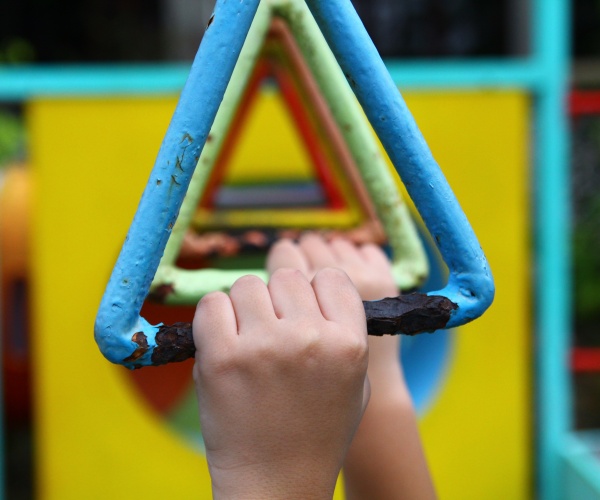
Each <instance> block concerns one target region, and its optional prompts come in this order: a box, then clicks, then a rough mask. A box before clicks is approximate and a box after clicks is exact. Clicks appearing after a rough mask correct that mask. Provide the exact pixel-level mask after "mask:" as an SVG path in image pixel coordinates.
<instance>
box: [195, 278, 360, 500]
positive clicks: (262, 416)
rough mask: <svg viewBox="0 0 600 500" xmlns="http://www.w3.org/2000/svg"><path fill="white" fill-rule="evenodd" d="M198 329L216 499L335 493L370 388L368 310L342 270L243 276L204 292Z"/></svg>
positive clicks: (199, 377) (198, 371) (200, 385)
mask: <svg viewBox="0 0 600 500" xmlns="http://www.w3.org/2000/svg"><path fill="white" fill-rule="evenodd" d="M193 330H194V342H195V343H196V347H197V351H196V352H197V354H196V364H195V366H194V378H195V381H196V387H197V392H198V399H199V406H200V422H201V426H202V431H203V435H204V440H205V445H206V456H207V459H208V463H209V468H210V473H211V478H212V480H213V493H214V496H215V498H219V497H222V498H240V495H241V496H243V498H331V495H332V493H333V488H334V486H335V481H336V478H337V475H338V472H339V470H340V468H341V467H342V464H343V461H344V457H345V455H346V452H347V450H348V447H349V445H350V442H351V440H352V437H353V435H354V432H355V430H356V428H357V426H358V424H359V422H360V419H361V416H362V414H363V411H364V408H365V406H366V400H367V399H368V396H367V395H366V394H367V393H368V390H365V387H366V368H367V337H366V327H365V318H364V309H363V308H362V305H361V302H360V297H359V296H358V294H357V292H356V290H355V288H354V287H353V285H352V283H351V282H350V280H349V279H348V277H347V276H346V275H345V274H344V273H342V272H340V271H337V270H332V269H326V270H323V271H321V272H319V273H317V274H316V276H315V277H314V279H313V280H312V283H309V281H308V280H307V278H306V277H305V276H304V275H302V274H301V273H300V272H298V271H296V270H291V269H281V270H279V271H277V272H275V273H274V274H273V276H272V277H271V280H270V282H269V285H268V286H266V285H265V284H264V283H263V282H262V281H260V280H259V279H258V278H256V277H253V276H246V277H244V278H241V279H240V280H238V281H237V282H236V283H235V284H234V285H233V287H232V288H231V291H230V295H229V296H227V295H226V294H224V293H220V292H214V293H211V294H209V295H207V296H206V297H204V298H203V299H202V300H201V301H200V303H199V305H198V308H197V312H196V316H195V318H194V323H193Z"/></svg>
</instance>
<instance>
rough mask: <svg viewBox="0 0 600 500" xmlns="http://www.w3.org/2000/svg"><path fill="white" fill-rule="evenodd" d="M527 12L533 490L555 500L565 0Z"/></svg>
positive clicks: (561, 347)
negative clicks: (533, 262) (532, 91)
mask: <svg viewBox="0 0 600 500" xmlns="http://www.w3.org/2000/svg"><path fill="white" fill-rule="evenodd" d="M532 14H533V20H534V22H533V30H534V31H533V37H532V42H533V57H534V58H535V59H536V62H537V64H538V65H539V68H540V71H541V73H542V75H543V78H542V81H541V82H540V86H539V87H538V93H537V95H536V102H535V105H536V113H535V130H536V137H535V141H536V150H535V151H536V157H535V168H536V175H535V185H536V189H537V192H536V198H535V200H536V206H535V224H536V246H537V248H536V250H537V251H536V255H537V269H536V296H537V304H536V309H537V310H536V318H537V324H536V342H537V346H536V347H537V349H536V352H537V360H536V361H537V366H536V370H537V384H538V386H537V397H538V407H537V415H538V417H537V429H538V436H537V438H538V441H537V446H538V450H537V451H538V453H537V456H538V460H539V462H538V464H537V472H538V474H537V491H538V498H540V499H542V500H555V499H556V500H558V499H559V498H562V488H563V485H564V481H563V479H564V478H563V470H562V469H561V460H560V451H561V448H562V447H563V445H564V443H565V440H566V437H567V433H568V431H569V430H570V429H571V425H572V423H571V420H572V418H571V410H572V403H571V390H570V387H569V368H568V356H569V349H570V331H571V303H570V302H571V282H570V270H569V267H570V261H571V259H570V257H571V256H570V248H569V246H570V243H569V241H570V240H569V234H570V231H569V226H570V178H569V168H568V165H569V162H568V149H569V146H568V143H569V140H568V137H569V135H568V122H567V109H566V103H567V99H566V96H567V90H568V82H569V69H570V68H569V45H570V44H569V40H570V29H569V24H570V23H569V21H570V12H569V2H567V1H566V0H533V12H532Z"/></svg>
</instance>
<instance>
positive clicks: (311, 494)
mask: <svg viewBox="0 0 600 500" xmlns="http://www.w3.org/2000/svg"><path fill="white" fill-rule="evenodd" d="M209 469H210V475H211V481H212V492H213V499H214V500H263V499H265V498H268V499H269V500H288V499H298V500H300V499H305V498H311V499H315V500H320V499H323V500H325V499H331V498H332V496H333V492H334V489H335V483H336V480H337V476H338V474H339V470H340V469H341V464H340V465H339V467H337V468H333V469H331V470H330V471H326V469H324V468H323V467H318V466H314V465H313V464H311V465H310V466H303V465H302V464H301V463H292V464H290V466H283V465H282V464H281V463H277V464H275V463H272V464H261V465H252V466H236V467H235V468H231V469H220V468H216V467H214V466H213V467H211V466H210V465H209Z"/></svg>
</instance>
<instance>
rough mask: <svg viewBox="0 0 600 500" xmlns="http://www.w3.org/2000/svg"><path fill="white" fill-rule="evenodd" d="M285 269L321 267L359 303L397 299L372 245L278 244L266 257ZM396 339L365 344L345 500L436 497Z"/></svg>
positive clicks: (310, 240)
mask: <svg viewBox="0 0 600 500" xmlns="http://www.w3.org/2000/svg"><path fill="white" fill-rule="evenodd" d="M282 266H286V267H295V268H297V269H300V270H301V271H302V272H303V273H305V274H306V275H307V276H311V275H312V274H314V273H315V272H316V271H318V269H320V268H322V267H325V266H327V267H337V268H340V269H343V270H344V271H345V272H346V273H347V274H348V276H349V277H350V279H351V280H352V281H353V283H354V285H355V286H356V288H357V290H358V292H359V294H360V295H361V298H362V299H363V300H377V299H381V298H384V297H393V296H396V295H398V289H397V288H396V285H395V284H394V281H393V278H392V274H391V268H390V263H389V261H388V259H387V257H386V256H385V255H384V253H383V252H382V251H381V249H380V248H379V247H377V246H375V245H364V246H362V247H356V246H354V245H352V244H351V243H349V242H348V241H345V240H342V239H336V240H333V241H332V242H331V243H326V242H325V241H324V240H323V239H322V238H320V237H318V236H316V235H314V234H309V235H307V236H305V237H303V238H302V239H301V240H300V243H299V244H294V243H292V242H291V241H287V240H284V241H281V242H279V243H278V244H277V245H276V246H275V247H274V248H273V249H272V251H271V252H270V255H269V258H268V262H267V267H268V268H269V270H270V271H271V272H272V271H274V270H275V269H277V268H279V267H282ZM399 341H400V339H399V337H391V336H387V337H375V338H369V341H368V342H369V368H368V376H369V380H370V383H371V398H370V400H369V404H368V406H367V409H366V411H365V414H364V416H363V419H362V421H361V423H360V426H359V428H358V431H357V433H356V435H355V437H354V440H353V441H352V445H351V447H350V450H349V452H348V454H347V456H346V460H345V462H344V478H345V485H346V496H347V498H348V499H349V500H355V499H369V500H371V499H372V500H377V499H382V500H390V499H392V500H393V499H396V498H398V499H400V498H402V499H408V500H410V499H433V498H435V497H436V495H435V490H434V487H433V483H432V480H431V477H430V474H429V470H428V467H427V463H426V460H425V456H424V453H423V449H422V446H421V441H420V437H419V430H418V426H417V419H416V415H415V412H414V409H413V406H412V401H411V398H410V395H409V393H408V390H407V387H406V383H405V381H404V377H403V375H402V369H401V367H400V361H399V357H398V348H399Z"/></svg>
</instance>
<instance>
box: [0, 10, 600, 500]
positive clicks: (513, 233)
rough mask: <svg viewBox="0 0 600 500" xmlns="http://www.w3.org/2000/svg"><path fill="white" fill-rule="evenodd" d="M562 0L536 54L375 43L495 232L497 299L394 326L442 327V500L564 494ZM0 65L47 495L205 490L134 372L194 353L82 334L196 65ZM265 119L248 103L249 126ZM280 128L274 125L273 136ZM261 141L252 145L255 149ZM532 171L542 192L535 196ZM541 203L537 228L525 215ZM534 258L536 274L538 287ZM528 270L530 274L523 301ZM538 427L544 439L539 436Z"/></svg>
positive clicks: (484, 229) (454, 180) (431, 404)
mask: <svg viewBox="0 0 600 500" xmlns="http://www.w3.org/2000/svg"><path fill="white" fill-rule="evenodd" d="M567 7H568V5H567V2H564V1H557V2H542V1H537V2H533V4H532V12H531V16H530V20H531V32H532V50H531V54H529V55H528V56H527V57H519V58H511V57H507V58H503V59H493V60H472V61H471V60H460V61H434V62H432V61H399V60H388V61H386V65H387V68H388V70H389V71H390V73H391V75H392V77H393V81H394V84H395V85H399V86H400V87H401V88H402V90H403V93H404V96H405V97H406V99H407V102H408V104H409V106H410V109H411V112H412V113H413V114H414V116H415V117H416V119H417V121H418V123H419V125H420V127H421V130H423V132H424V135H425V136H426V137H427V139H428V143H429V144H430V146H431V148H432V150H433V152H434V154H435V157H436V158H437V159H438V161H439V162H440V164H442V165H443V166H444V173H445V175H446V176H447V178H448V179H449V180H450V183H451V185H452V186H453V188H454V190H455V192H456V194H457V197H458V198H459V199H460V200H461V204H462V206H463V208H464V210H465V212H466V213H467V214H468V216H469V220H470V222H471V224H472V225H473V227H474V229H475V231H476V233H477V235H478V237H479V239H480V241H481V243H482V244H483V246H484V248H485V249H486V254H487V256H488V258H489V261H490V263H491V264H492V266H493V269H494V270H495V275H496V276H495V278H496V283H497V289H498V291H497V295H496V297H495V300H494V305H493V306H492V307H491V308H490V310H489V311H488V312H487V313H486V314H485V315H484V316H483V317H482V318H480V319H479V320H478V321H476V322H474V323H471V324H468V325H465V326H463V327H461V328H460V329H459V332H457V333H458V334H450V335H447V334H446V333H445V332H440V333H437V334H436V335H431V336H430V335H427V336H424V335H420V336H417V337H413V338H408V339H404V342H403V343H404V345H405V346H408V345H409V344H412V343H413V341H414V343H415V344H418V343H421V342H423V349H421V351H424V354H425V355H426V356H429V355H430V354H431V353H432V349H431V348H430V346H429V342H432V341H435V340H437V339H441V338H444V336H447V337H448V338H450V339H451V342H450V345H449V349H448V350H447V351H446V352H445V353H444V356H443V362H442V365H441V371H440V376H439V379H438V380H437V381H436V384H435V386H434V391H433V396H432V397H431V398H430V399H429V400H428V402H427V404H426V406H425V407H424V408H423V409H422V412H421V429H422V434H423V439H424V444H425V447H426V450H427V455H428V457H429V460H430V464H431V467H432V471H433V474H434V478H435V482H436V484H437V486H438V487H439V490H440V496H442V497H443V498H451V499H452V498H456V499H461V500H463V499H465V498H489V496H490V494H491V492H494V494H495V497H496V498H515V499H523V500H524V499H526V498H530V497H531V489H532V488H531V486H532V482H533V478H534V474H537V476H536V488H535V490H536V493H537V495H538V497H539V498H542V499H544V500H545V499H553V498H565V484H564V482H563V481H562V478H563V477H564V475H563V473H564V470H565V467H566V466H567V465H566V464H565V460H564V458H563V457H564V455H563V445H564V444H565V440H564V439H565V436H567V435H568V434H570V433H569V432H568V431H569V430H570V423H569V418H568V415H569V412H570V410H569V408H570V402H569V397H568V394H569V384H568V379H567V377H566V368H565V367H564V366H563V364H564V361H565V359H566V352H567V349H568V347H569V343H568V335H567V334H568V331H569V326H568V319H569V301H568V291H569V285H568V274H567V264H566V263H567V262H568V243H567V239H566V230H565V229H566V219H567V218H568V213H567V211H565V209H564V207H565V206H566V200H567V198H568V196H567V191H568V186H569V183H568V180H567V172H568V168H567V158H566V152H567V147H566V146H567V142H568V135H567V126H566V123H565V121H566V118H565V116H564V113H563V107H562V106H563V103H564V101H565V91H566V88H567V86H566V85H567V83H566V79H567V77H568V74H569V73H568V68H567V56H568V51H567V40H568V33H567V31H568V30H567V27H568V25H569V23H568V20H569V16H568V9H567ZM1 71H2V75H3V78H0V97H1V98H2V99H3V100H6V101H11V102H15V101H16V102H20V103H22V105H23V109H24V112H25V113H26V115H27V117H28V124H29V130H28V132H29V137H30V145H31V155H32V156H31V165H32V167H33V172H34V174H35V180H36V185H37V186H38V189H37V190H36V197H35V205H34V214H33V215H34V218H33V220H34V221H35V224H34V225H33V234H32V238H33V242H34V244H33V245H32V250H33V253H32V267H33V285H34V286H33V290H32V291H33V297H34V299H35V300H34V302H33V313H34V320H35V321H34V327H35V331H34V333H35V335H34V336H33V341H34V352H35V366H36V372H35V373H34V375H35V377H34V382H35V384H34V396H35V407H36V415H37V419H36V450H37V451H36V470H37V477H36V489H37V491H38V492H39V496H40V498H56V499H61V500H62V499H65V498H73V499H75V498H82V497H84V498H87V497H89V496H90V492H98V495H102V497H107V496H112V497H116V498H118V497H120V496H123V495H124V494H130V495H134V494H135V495H138V496H139V495H144V496H146V497H148V498H164V497H169V496H173V495H177V496H179V497H182V498H191V497H195V498H210V493H209V492H210V487H209V486H208V476H207V474H206V471H205V467H206V464H205V461H204V459H203V457H202V454H201V453H199V452H197V451H196V450H195V449H193V448H191V447H190V446H189V442H187V441H185V440H183V439H181V438H180V437H179V436H178V435H177V434H176V433H175V432H173V429H172V428H170V427H169V426H168V425H167V424H168V422H166V421H165V420H163V419H162V418H161V416H160V415H157V414H156V413H153V411H152V409H151V407H150V405H149V404H148V403H147V400H145V399H144V397H143V395H141V394H140V393H139V392H137V390H136V388H135V387H134V386H133V385H132V384H131V382H130V378H129V377H130V376H131V375H145V374H152V373H155V378H163V375H162V374H164V373H166V371H168V370H170V369H172V368H181V371H182V372H186V371H187V374H186V375H187V377H188V378H189V370H190V367H189V365H188V366H186V363H176V364H171V365H168V366H165V367H162V368H157V369H152V368H149V369H144V370H136V371H129V370H124V369H122V368H121V367H119V366H115V365H112V364H110V363H106V362H105V360H104V358H103V357H102V356H101V355H100V354H99V353H98V349H97V346H96V345H95V343H94V342H93V340H92V339H91V336H90V335H89V330H90V327H91V325H92V324H93V322H94V316H95V314H96V312H97V308H98V303H99V301H100V299H101V297H102V293H103V290H104V287H105V285H106V280H107V277H108V276H109V274H110V271H111V269H112V266H113V264H114V259H115V257H116V255H117V253H118V250H119V247H120V245H121V243H122V240H123V238H124V236H125V234H126V231H127V225H128V224H129V221H130V220H131V217H132V216H133V214H134V212H135V206H136V204H137V199H138V198H139V194H140V193H141V191H142V189H143V186H144V185H145V182H146V180H147V177H148V173H147V171H146V168H147V166H148V165H151V164H152V162H153V160H154V158H155V156H156V151H157V150H158V145H159V144H160V140H161V136H162V134H163V133H164V130H165V129H166V126H167V124H168V120H169V117H170V116H171V114H172V112H173V108H174V107H175V104H176V100H175V98H174V97H173V95H174V94H175V93H178V92H179V91H180V90H181V88H182V86H183V83H184V82H185V79H186V76H187V74H188V72H189V67H188V66H187V65H185V64H181V65H179V64H175V65H173V64H171V65H169V64H165V65H157V66H153V65H150V66H147V65H135V64H132V65H127V66H114V65H110V66H108V67H106V66H99V67H89V66H85V67H84V66H69V67H62V66H61V67H53V66H50V67H42V66H40V67H13V68H10V67H3V68H1ZM262 97H264V96H261V99H262ZM534 104H535V105H534ZM267 125H268V123H267V122H265V121H262V119H259V120H258V126H259V127H260V126H264V127H266V126H267ZM531 130H535V132H536V134H535V140H534V141H533V142H530V139H531V136H530V133H529V132H530V131H531ZM251 132H252V133H251V134H250V139H249V140H250V141H254V140H255V137H256V135H254V129H253V130H252V131H251ZM280 139H281V137H280V134H277V136H276V137H273V140H274V141H275V140H280ZM91 151H93V154H90V152H91ZM532 153H533V154H532ZM253 154H254V155H255V156H256V157H257V158H258V157H260V154H258V153H257V152H256V150H253ZM82 159H85V161H84V162H83V163H82ZM534 165H535V166H537V168H535V169H533V174H532V173H531V172H532V168H531V167H532V166H534ZM530 182H531V183H532V184H531V185H530V184H529V183H530ZM534 187H535V192H536V193H537V196H536V197H535V199H533V198H530V197H529V195H528V193H530V192H531V191H533V190H534ZM533 206H535V207H536V209H535V210H536V214H537V216H536V218H535V221H536V223H535V225H534V226H532V223H530V222H528V220H529V219H528V217H527V214H529V210H530V207H533ZM499 207H501V210H499ZM532 220H533V219H532ZM91 221H93V223H91ZM57 228H60V229H61V230H60V231H57ZM498 228H502V229H501V230H499V229H498ZM532 228H533V229H535V240H536V242H537V244H536V246H535V247H534V248H533V249H532V248H531V234H530V233H529V231H530V230H531V229H532ZM72 235H76V237H72ZM507 235H510V237H507ZM57 262H62V263H64V262H68V263H69V267H68V268H67V269H66V270H65V267H64V266H57V265H56V263H57ZM534 263H535V264H536V266H537V273H536V275H535V276H536V280H537V282H536V283H537V284H536V286H535V287H532V286H530V283H529V277H530V276H531V267H532V266H533V265H534ZM432 267H433V266H432ZM531 288H534V289H535V290H536V300H535V303H536V309H535V311H536V312H535V316H534V317H532V314H533V313H532V310H531V297H530V292H531ZM145 314H146V313H144V315H145ZM147 317H150V316H147ZM158 320H160V317H159V318H158ZM532 325H535V332H536V336H534V335H533V334H532ZM535 338H539V345H537V346H536V349H535V350H534V349H532V344H533V343H534V341H535ZM57 339H63V340H64V341H61V342H57ZM534 356H535V358H536V359H535V363H533V359H532V358H533V357H534ZM411 359H413V358H411ZM420 360H421V358H417V361H416V362H417V363H419V362H420ZM533 364H535V365H536V366H537V374H536V376H535V379H534V374H533V372H532V370H531V367H532V365H533ZM405 368H410V366H409V365H405ZM425 372H426V373H427V374H428V373H429V370H425ZM184 374H185V373H184ZM532 414H536V415H537V416H538V419H537V420H536V422H532V418H531V415H532ZM115 415H118V416H119V417H118V418H115ZM448 429H452V432H450V433H449V432H448ZM136 436H144V439H143V440H140V439H136V438H135V437H136ZM132 439H135V450H136V451H135V457H143V458H144V459H143V460H137V459H136V458H135V457H134V456H133V455H132V449H131V446H129V444H130V443H132ZM532 442H537V443H538V447H537V450H536V451H534V449H533V448H532V446H531V443H532ZM569 443H570V444H575V443H574V442H571V441H569ZM588 450H591V448H589V449H588ZM570 451H572V452H573V453H572V454H571V455H570V458H569V461H570V462H571V458H573V460H572V462H573V463H575V462H577V463H578V464H579V466H580V467H582V468H583V467H587V466H589V464H590V462H589V460H588V461H587V462H586V461H585V459H584V455H582V454H581V453H580V452H581V447H580V446H577V447H572V448H570ZM107 457H110V458H109V459H107ZM585 457H589V454H588V455H585ZM155 463H160V464H161V471H162V472H161V473H162V476H161V481H151V482H149V481H138V480H136V481H132V478H133V477H136V478H143V477H147V475H148V464H155ZM535 464H537V466H536V465H535ZM99 470H102V471H104V473H103V474H98V471H99ZM474 470H476V471H477V474H476V475H474V474H472V471H474ZM107 475H109V476H110V478H111V480H110V481H109V482H108V481H106V477H107ZM190 477H196V478H197V480H198V484H192V483H191V482H190V480H189V478H190ZM596 477H597V476H596ZM203 482H204V483H203ZM100 492H101V493H100ZM336 498H339V497H336ZM570 498H577V499H579V498H582V497H578V496H576V495H572V496H571V497H570Z"/></svg>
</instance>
